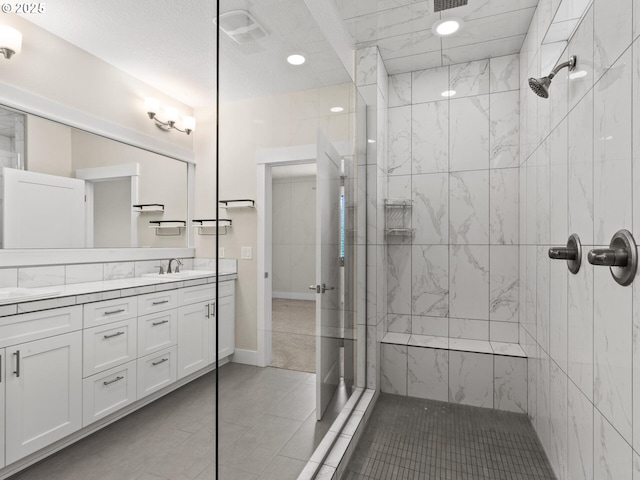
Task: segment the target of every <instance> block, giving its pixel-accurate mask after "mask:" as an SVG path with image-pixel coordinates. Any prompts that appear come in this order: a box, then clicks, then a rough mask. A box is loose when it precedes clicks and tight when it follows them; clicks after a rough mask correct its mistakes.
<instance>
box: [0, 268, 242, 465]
mask: <svg viewBox="0 0 640 480" xmlns="http://www.w3.org/2000/svg"><path fill="white" fill-rule="evenodd" d="M164 277H165V278H163V277H162V276H150V277H138V278H128V279H120V280H106V281H101V282H90V283H78V284H70V285H61V286H59V287H57V286H56V287H51V290H52V292H51V295H50V296H49V297H48V298H47V295H46V292H45V293H44V294H42V293H41V294H40V295H39V298H38V299H37V300H32V301H22V300H12V299H11V298H9V299H2V298H0V409H1V410H0V411H2V412H3V413H4V415H0V467H2V468H0V478H6V477H7V476H9V475H11V474H13V473H16V472H17V471H19V470H21V469H22V468H24V467H25V466H27V465H29V464H32V463H34V462H36V461H38V460H40V459H42V458H44V457H45V456H47V455H49V454H51V453H53V452H54V451H56V450H59V449H61V448H63V447H65V446H66V445H68V444H70V443H73V442H75V441H77V440H79V439H80V438H82V437H84V436H86V435H88V434H90V433H92V432H94V431H96V430H98V429H100V428H102V427H104V426H106V425H107V424H109V423H111V422H113V421H115V420H117V419H118V418H121V417H123V416H125V415H127V414H129V413H131V412H132V411H134V410H136V409H138V408H140V407H142V406H144V405H145V404H147V403H149V402H151V401H153V400H155V399H157V398H159V397H160V396H162V395H165V394H167V393H169V392H170V391H172V390H174V389H176V388H178V387H179V386H181V385H184V384H186V383H188V382H190V381H192V380H194V379H196V378H198V377H199V376H201V375H203V374H205V373H207V372H209V371H211V370H213V369H214V368H215V360H216V355H215V352H216V349H215V345H216V322H217V325H218V332H219V339H218V341H219V350H218V357H217V359H218V361H219V362H223V363H224V362H227V361H228V359H229V356H230V355H231V354H233V352H234V344H235V333H234V332H235V281H234V280H235V278H236V274H235V273H228V274H224V275H222V274H221V275H220V276H219V282H220V283H219V285H218V297H217V298H216V284H215V282H216V277H215V273H214V272H192V273H191V274H189V275H186V276H183V277H181V279H180V280H178V278H179V277H178V276H175V277H171V275H165V276H164ZM27 298H28V297H26V296H25V297H24V299H27Z"/></svg>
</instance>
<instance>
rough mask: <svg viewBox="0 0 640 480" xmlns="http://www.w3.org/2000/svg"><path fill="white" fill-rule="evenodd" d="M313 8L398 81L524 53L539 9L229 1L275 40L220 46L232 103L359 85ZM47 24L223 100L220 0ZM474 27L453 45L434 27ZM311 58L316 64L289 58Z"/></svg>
mask: <svg viewBox="0 0 640 480" xmlns="http://www.w3.org/2000/svg"><path fill="white" fill-rule="evenodd" d="M306 1H314V2H315V1H322V2H326V3H327V8H333V7H335V9H336V10H337V15H339V16H338V17H337V18H341V19H342V20H343V22H344V25H345V27H346V29H347V30H348V32H349V33H350V34H351V36H352V37H353V39H354V44H355V45H356V46H369V45H376V44H377V45H378V46H379V48H380V52H381V55H382V58H383V59H384V61H385V64H386V66H387V70H388V71H389V73H391V74H395V73H401V72H408V71H413V70H420V69H425V68H431V67H436V66H441V65H447V64H450V63H460V62H466V61H471V60H476V59H481V58H487V57H489V56H500V55H507V54H511V53H517V52H519V51H520V48H521V46H522V43H523V41H524V36H525V34H526V31H527V29H528V27H529V23H530V22H531V18H532V16H533V13H534V11H535V7H536V5H537V0H469V3H468V5H467V6H464V7H458V8H455V9H451V10H446V11H444V12H441V13H434V12H433V0H419V1H418V0H221V12H222V13H224V12H228V11H230V10H239V9H244V10H248V11H250V12H251V14H252V15H253V16H254V17H255V18H256V19H257V20H258V21H259V22H260V23H261V24H262V25H263V27H264V28H265V29H266V31H267V32H268V33H269V36H268V37H267V38H265V39H263V40H260V41H258V42H256V43H253V44H250V45H239V44H237V43H235V42H233V41H232V40H231V39H230V38H229V37H227V36H226V35H225V34H221V42H220V52H221V54H220V77H221V78H220V90H221V98H222V99H223V101H224V100H236V99H240V98H248V97H254V96H258V95H265V94H274V93H284V92H291V91H299V90H304V89H309V88H317V87H322V86H328V85H336V84H339V83H344V82H348V81H349V80H350V79H349V76H348V74H347V72H346V71H345V69H344V68H343V65H342V63H341V62H340V59H339V58H338V56H337V54H336V53H335V52H334V51H333V49H332V48H331V45H330V44H329V42H328V41H327V38H325V35H324V34H323V32H322V30H321V29H320V27H319V26H318V24H317V23H316V21H315V19H314V17H313V15H312V14H311V13H310V11H309V10H308V9H307V7H306V3H305V2H306ZM51 7H52V8H49V5H47V12H46V14H44V15H29V16H25V18H26V19H27V20H29V21H31V22H33V23H35V24H37V25H38V26H40V27H42V28H44V29H46V30H49V31H51V32H52V33H54V34H55V35H58V36H59V37H61V38H63V39H65V40H67V41H69V42H70V43H73V44H75V45H77V46H78V47H80V48H82V49H84V50H86V51H88V52H90V53H92V54H93V55H95V56H97V57H99V58H102V59H103V60H105V61H107V62H108V63H110V64H112V65H114V66H116V67H118V68H120V69H121V70H123V71H125V72H127V73H129V74H131V75H133V76H134V77H136V78H139V79H141V80H143V81H145V82H147V83H149V84H150V85H152V86H154V87H156V88H158V89H159V90H160V91H162V92H164V93H166V94H168V95H170V96H173V97H174V98H176V99H178V100H180V101H182V102H183V103H185V104H187V105H190V106H192V107H200V106H209V105H212V104H213V103H214V99H215V64H216V58H215V57H216V53H215V44H216V29H215V25H214V23H213V19H214V18H215V15H216V12H215V8H216V7H215V2H214V1H212V0H189V2H184V3H180V2H178V3H176V2H175V1H174V0H135V1H131V0H84V1H79V0H55V8H53V5H52V6H51ZM447 16H458V17H461V18H463V19H464V20H465V27H464V29H463V30H462V31H461V32H459V33H458V34H455V35H453V36H451V37H449V38H439V37H434V35H433V34H432V33H431V26H432V24H433V23H434V22H435V21H436V20H438V19H440V18H444V17H447ZM296 51H302V52H304V53H305V55H306V56H307V62H306V63H305V64H304V65H302V66H300V67H293V66H291V65H289V64H288V63H286V61H285V59H286V57H287V55H289V54H290V53H293V52H296Z"/></svg>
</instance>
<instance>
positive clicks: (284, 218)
mask: <svg viewBox="0 0 640 480" xmlns="http://www.w3.org/2000/svg"><path fill="white" fill-rule="evenodd" d="M271 189H272V204H271V211H272V213H271V219H272V245H271V249H272V251H271V254H272V259H273V265H272V275H273V277H272V310H271V318H272V330H273V333H272V337H271V350H272V357H271V366H273V367H277V368H284V369H286V370H296V371H302V372H308V373H315V372H316V294H315V291H313V292H312V291H310V290H309V286H310V285H313V284H315V281H316V280H315V279H316V164H315V163H306V164H299V165H282V166H276V167H273V169H272V186H271Z"/></svg>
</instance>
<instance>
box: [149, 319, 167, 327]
mask: <svg viewBox="0 0 640 480" xmlns="http://www.w3.org/2000/svg"><path fill="white" fill-rule="evenodd" d="M163 323H169V320H162V321H161V322H152V323H151V325H153V326H154V327H156V326H158V325H162V324H163Z"/></svg>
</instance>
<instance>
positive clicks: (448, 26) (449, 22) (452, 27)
mask: <svg viewBox="0 0 640 480" xmlns="http://www.w3.org/2000/svg"><path fill="white" fill-rule="evenodd" d="M463 26H464V21H463V20H462V19H460V18H445V19H443V20H439V21H437V22H436V23H434V24H433V27H431V31H432V32H433V34H434V35H438V36H439V37H446V36H448V35H452V34H454V33H456V32H457V31H458V30H460V29H461V28H462V27H463Z"/></svg>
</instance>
